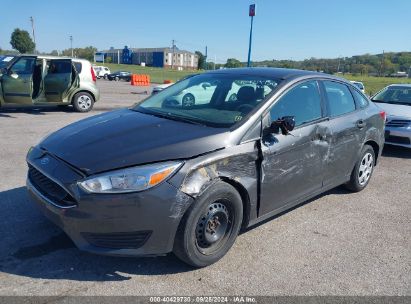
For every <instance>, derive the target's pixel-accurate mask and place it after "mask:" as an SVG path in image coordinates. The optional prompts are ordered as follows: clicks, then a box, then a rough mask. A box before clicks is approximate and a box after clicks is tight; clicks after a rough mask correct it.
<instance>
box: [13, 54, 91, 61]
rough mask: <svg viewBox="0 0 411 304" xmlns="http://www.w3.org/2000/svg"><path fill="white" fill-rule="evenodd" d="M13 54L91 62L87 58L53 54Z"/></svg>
mask: <svg viewBox="0 0 411 304" xmlns="http://www.w3.org/2000/svg"><path fill="white" fill-rule="evenodd" d="M13 56H15V57H38V58H41V59H71V60H74V61H83V62H89V61H88V60H87V59H83V58H74V57H69V56H51V55H39V54H19V55H13Z"/></svg>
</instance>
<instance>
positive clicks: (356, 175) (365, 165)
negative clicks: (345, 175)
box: [345, 145, 375, 192]
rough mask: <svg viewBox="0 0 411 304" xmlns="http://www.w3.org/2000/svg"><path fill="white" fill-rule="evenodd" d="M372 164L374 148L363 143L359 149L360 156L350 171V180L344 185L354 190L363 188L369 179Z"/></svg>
mask: <svg viewBox="0 0 411 304" xmlns="http://www.w3.org/2000/svg"><path fill="white" fill-rule="evenodd" d="M374 164H375V152H374V149H373V148H372V147H371V146H369V145H365V146H364V147H363V149H362V151H361V157H360V159H359V160H358V162H357V163H356V164H355V167H354V169H353V171H352V173H351V178H350V181H349V182H348V183H347V184H346V185H345V186H346V188H348V189H349V190H351V191H354V192H359V191H361V190H363V189H365V187H367V185H368V183H369V182H370V180H371V176H372V173H373V171H374Z"/></svg>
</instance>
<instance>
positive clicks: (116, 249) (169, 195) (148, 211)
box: [27, 153, 193, 256]
mask: <svg viewBox="0 0 411 304" xmlns="http://www.w3.org/2000/svg"><path fill="white" fill-rule="evenodd" d="M31 154H36V153H31ZM44 157H47V158H48V159H49V163H48V164H47V166H42V165H41V160H42V159H43V158H44ZM27 161H28V163H29V165H30V166H32V167H34V168H36V170H39V171H40V172H41V173H43V174H44V175H45V176H47V177H49V178H50V179H51V180H52V181H53V182H57V183H58V185H61V186H62V187H64V189H65V190H67V192H69V194H70V195H71V197H73V198H74V200H75V204H74V205H65V204H61V203H60V202H58V201H55V200H53V199H50V197H49V196H48V195H47V194H45V192H44V189H39V186H38V184H36V183H35V182H34V181H32V180H31V178H30V175H29V177H28V178H27V189H28V191H29V193H30V195H31V197H32V198H33V199H34V201H35V202H36V203H37V205H38V206H39V208H40V210H41V211H42V212H43V214H44V215H45V216H46V217H47V218H49V219H50V220H51V221H52V222H54V223H55V224H56V225H57V226H59V227H60V228H61V229H63V230H64V231H65V232H66V234H67V235H68V236H69V237H70V238H71V239H72V240H73V242H74V243H75V244H76V246H77V247H78V248H79V249H81V250H84V251H88V252H92V253H98V254H107V255H120V256H152V255H164V254H166V253H168V252H170V251H172V248H173V243H174V237H175V233H176V231H177V228H178V225H179V223H180V220H181V217H182V216H183V214H184V212H185V211H186V210H187V208H188V206H189V205H190V204H191V203H192V201H193V199H192V198H191V197H190V196H188V195H186V194H184V193H182V192H180V191H179V190H178V189H177V188H176V187H174V186H172V185H170V184H169V183H167V182H164V183H162V184H160V185H158V186H157V187H154V188H151V189H149V190H146V191H142V192H138V193H127V194H88V193H85V192H82V190H81V189H79V188H78V187H77V186H73V185H75V184H76V183H75V180H72V179H73V177H75V176H76V175H77V173H75V172H73V170H71V169H70V168H69V167H68V165H66V164H65V163H63V162H62V161H60V160H58V159H55V158H53V157H52V156H50V155H48V154H46V155H45V156H41V157H38V158H36V156H32V157H28V160H27ZM45 167H46V168H45ZM69 169H70V170H71V171H72V172H70V170H69ZM77 178H78V177H77ZM70 180H71V181H70ZM70 185H71V186H70Z"/></svg>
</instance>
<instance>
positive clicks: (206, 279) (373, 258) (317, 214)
mask: <svg viewBox="0 0 411 304" xmlns="http://www.w3.org/2000/svg"><path fill="white" fill-rule="evenodd" d="M98 84H99V86H100V88H101V96H102V99H101V100H100V101H99V102H98V103H97V104H96V106H95V110H94V111H92V112H91V113H87V114H79V113H75V112H73V111H72V110H70V109H66V110H61V109H57V108H43V109H17V110H14V109H6V110H1V111H0V130H1V133H0V143H1V145H0V174H1V179H0V208H1V209H0V210H1V211H0V295H56V296H64V295H198V294H202V295H205V294H206V295H238V294H241V295H411V238H410V236H411V203H410V202H411V200H410V197H411V150H406V149H400V148H393V147H386V148H385V150H384V154H383V157H382V158H381V160H380V163H379V166H378V167H377V169H376V171H375V172H374V176H373V179H372V181H371V183H370V185H369V186H368V188H367V189H366V190H365V191H363V192H361V193H357V194H351V193H349V192H346V191H345V190H343V189H340V188H337V189H334V190H332V191H329V192H327V193H326V194H324V195H321V196H320V197H318V198H316V199H314V200H312V201H311V202H310V203H308V204H304V205H302V206H299V207H298V208H295V209H294V210H292V211H289V212H287V213H285V214H283V215H282V216H279V217H276V218H274V219H272V220H270V221H267V222H265V223H263V224H261V225H259V226H257V227H254V228H253V229H250V230H249V231H247V232H245V233H243V234H242V235H240V236H239V238H238V239H237V242H236V243H235V245H234V247H233V248H232V249H231V250H230V252H229V253H228V254H227V256H226V257H225V258H224V259H222V260H221V261H220V262H218V263H217V264H214V265H212V266H210V267H207V268H204V269H199V270H193V269H191V268H190V267H188V266H186V265H185V264H183V263H181V262H180V261H179V260H177V258H175V257H174V256H173V255H169V256H166V257H158V258H113V257H104V256H97V255H92V254H87V253H83V252H80V251H79V250H77V249H76V248H75V247H74V245H73V244H72V242H71V241H70V240H69V239H68V238H67V237H66V236H65V235H64V234H63V233H62V231H60V230H59V229H58V228H56V227H55V226H54V225H53V224H51V223H50V222H48V221H47V220H46V218H44V217H43V216H42V215H41V214H40V212H39V211H38V210H37V209H36V207H35V205H34V204H33V203H32V202H31V201H30V200H29V198H28V196H27V194H26V190H25V186H24V185H25V178H26V170H27V168H26V163H25V154H26V152H27V150H28V149H29V147H30V146H31V145H35V144H36V143H38V142H39V141H40V140H41V138H43V137H44V136H45V135H46V134H48V133H49V132H52V131H54V130H56V129H59V128H61V127H63V126H65V125H67V124H69V123H71V122H74V121H77V120H79V119H82V118H85V117H87V116H91V115H95V114H98V113H100V112H104V111H108V110H111V109H116V108H119V107H126V106H129V105H131V104H133V103H134V102H136V101H139V100H141V99H142V98H144V97H145V96H147V95H146V94H145V93H144V92H143V91H144V89H141V88H136V87H132V86H130V85H129V84H127V83H124V82H120V83H115V82H108V81H104V80H101V81H99V82H98Z"/></svg>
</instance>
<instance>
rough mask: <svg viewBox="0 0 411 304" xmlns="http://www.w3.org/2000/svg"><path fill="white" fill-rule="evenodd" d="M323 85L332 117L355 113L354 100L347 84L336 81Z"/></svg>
mask: <svg viewBox="0 0 411 304" xmlns="http://www.w3.org/2000/svg"><path fill="white" fill-rule="evenodd" d="M323 83H324V87H325V92H326V95H327V99H328V109H329V111H330V116H331V117H336V116H340V115H343V114H346V113H350V112H353V111H355V102H354V98H353V97H352V95H351V92H350V90H349V89H348V87H347V86H346V85H345V84H342V83H338V82H334V81H324V82H323Z"/></svg>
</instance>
